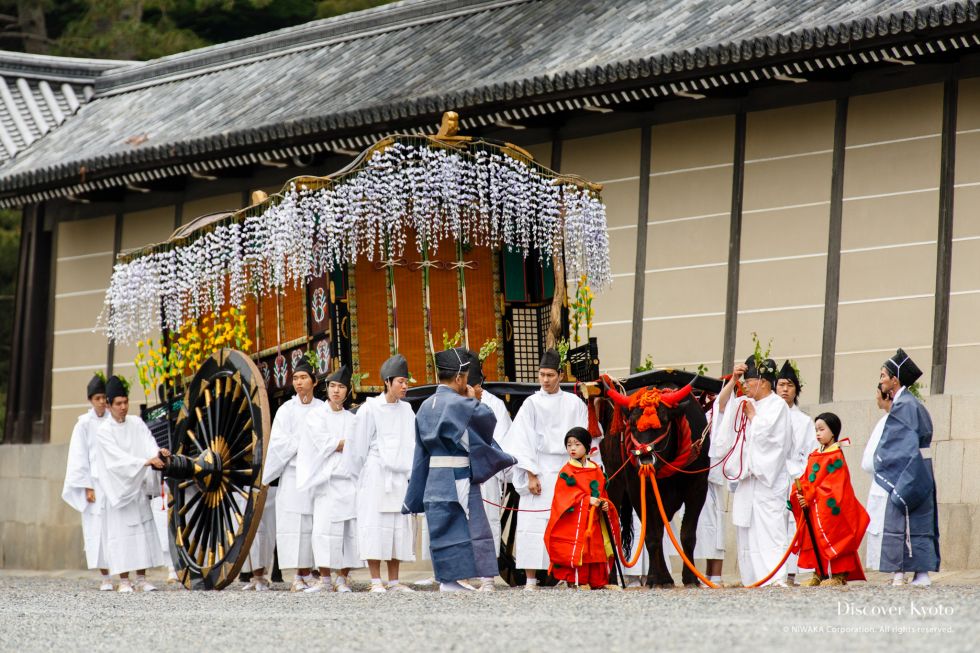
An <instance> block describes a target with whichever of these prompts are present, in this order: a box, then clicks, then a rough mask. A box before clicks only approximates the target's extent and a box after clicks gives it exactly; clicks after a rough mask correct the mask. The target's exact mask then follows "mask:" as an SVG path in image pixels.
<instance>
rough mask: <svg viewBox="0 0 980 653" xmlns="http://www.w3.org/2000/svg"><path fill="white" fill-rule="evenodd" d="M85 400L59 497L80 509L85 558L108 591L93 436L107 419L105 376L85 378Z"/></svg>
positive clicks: (109, 581)
mask: <svg viewBox="0 0 980 653" xmlns="http://www.w3.org/2000/svg"><path fill="white" fill-rule="evenodd" d="M87 390H88V401H89V403H90V404H92V407H91V408H89V410H88V411H87V412H86V413H85V414H84V415H80V416H79V417H78V421H77V422H75V428H74V429H73V430H72V433H71V441H70V442H69V444H68V466H67V469H66V470H65V484H64V486H63V487H62V489H61V498H62V499H64V501H65V503H67V504H68V505H69V506H71V507H72V508H74V509H75V510H77V511H78V512H80V513H82V537H83V539H84V542H85V562H86V565H87V567H88V568H89V569H98V570H99V572H100V573H101V574H102V582H101V584H100V585H99V589H100V590H101V591H103V592H105V591H108V592H111V591H112V589H113V587H112V579H111V577H110V576H109V562H108V559H107V558H106V552H105V549H104V548H103V546H102V540H103V535H102V528H103V519H102V515H103V513H104V512H105V492H104V491H103V490H102V487H101V486H100V485H99V479H98V470H97V461H96V454H97V452H98V446H97V444H96V440H95V436H96V431H98V429H99V426H101V425H102V424H103V423H104V422H105V421H107V420H108V419H109V411H108V410H106V400H105V380H104V377H103V376H101V375H99V374H96V375H95V376H93V377H92V380H91V381H89V382H88V388H87Z"/></svg>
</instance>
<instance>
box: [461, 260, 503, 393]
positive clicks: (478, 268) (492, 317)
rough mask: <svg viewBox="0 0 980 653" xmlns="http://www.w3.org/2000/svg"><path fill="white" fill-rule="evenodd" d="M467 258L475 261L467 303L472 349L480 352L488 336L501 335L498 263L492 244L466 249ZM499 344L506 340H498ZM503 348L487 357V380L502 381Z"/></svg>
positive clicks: (469, 272)
mask: <svg viewBox="0 0 980 653" xmlns="http://www.w3.org/2000/svg"><path fill="white" fill-rule="evenodd" d="M463 260H464V261H472V262H473V267H472V268H469V269H467V270H466V304H467V317H468V322H469V331H470V349H472V350H473V351H475V352H477V353H479V351H480V347H481V346H482V345H483V343H484V342H486V341H487V340H488V339H494V338H497V337H498V336H497V326H498V324H497V322H498V320H497V315H496V311H495V306H496V305H498V304H499V302H500V297H499V295H498V293H497V292H495V290H494V266H495V264H496V260H495V258H494V255H493V251H492V250H491V249H490V248H489V247H474V248H472V249H470V250H469V251H468V252H467V251H464V252H463ZM497 346H498V347H502V346H503V342H502V341H500V340H498V342H497ZM502 354H503V349H497V351H496V352H494V353H493V354H490V357H489V358H487V360H485V361H483V375H484V376H485V377H486V379H487V381H499V380H501V375H500V374H499V373H498V371H497V369H498V365H499V361H500V356H501V355H502Z"/></svg>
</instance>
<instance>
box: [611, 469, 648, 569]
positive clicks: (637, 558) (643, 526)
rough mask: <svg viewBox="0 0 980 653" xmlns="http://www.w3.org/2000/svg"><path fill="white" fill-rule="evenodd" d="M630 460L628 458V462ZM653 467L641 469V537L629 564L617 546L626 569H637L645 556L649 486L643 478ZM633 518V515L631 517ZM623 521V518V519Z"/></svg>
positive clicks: (617, 552) (617, 551)
mask: <svg viewBox="0 0 980 653" xmlns="http://www.w3.org/2000/svg"><path fill="white" fill-rule="evenodd" d="M628 460H629V459H628V458H627V461H628ZM647 467H651V465H643V466H642V467H640V469H639V474H640V537H639V539H638V540H636V544H635V545H634V546H635V547H636V550H635V551H634V552H633V559H632V560H630V561H629V562H627V561H626V557H625V556H623V555H622V554H621V552H620V547H619V546H618V545H617V546H616V555H618V556H619V560H620V561H621V562H622V563H623V566H624V567H635V566H636V563H638V562H639V561H640V556H642V555H643V549H644V548H645V547H646V536H647V484H646V483H644V482H643V476H644V474H645V473H649V471H648V470H646V469H645V468H647ZM629 517H630V518H632V515H629ZM621 519H622V518H621Z"/></svg>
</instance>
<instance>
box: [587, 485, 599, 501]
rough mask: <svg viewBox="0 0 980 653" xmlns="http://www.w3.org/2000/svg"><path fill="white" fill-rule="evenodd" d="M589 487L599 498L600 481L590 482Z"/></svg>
mask: <svg viewBox="0 0 980 653" xmlns="http://www.w3.org/2000/svg"><path fill="white" fill-rule="evenodd" d="M589 489H590V490H591V491H592V496H594V497H595V498H597V499H598V498H599V481H592V482H591V483H589Z"/></svg>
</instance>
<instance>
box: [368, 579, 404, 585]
mask: <svg viewBox="0 0 980 653" xmlns="http://www.w3.org/2000/svg"><path fill="white" fill-rule="evenodd" d="M372 582H373V581H372ZM397 584H398V579H397V578H396V579H395V580H389V581H388V587H394V586H395V585H397Z"/></svg>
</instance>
